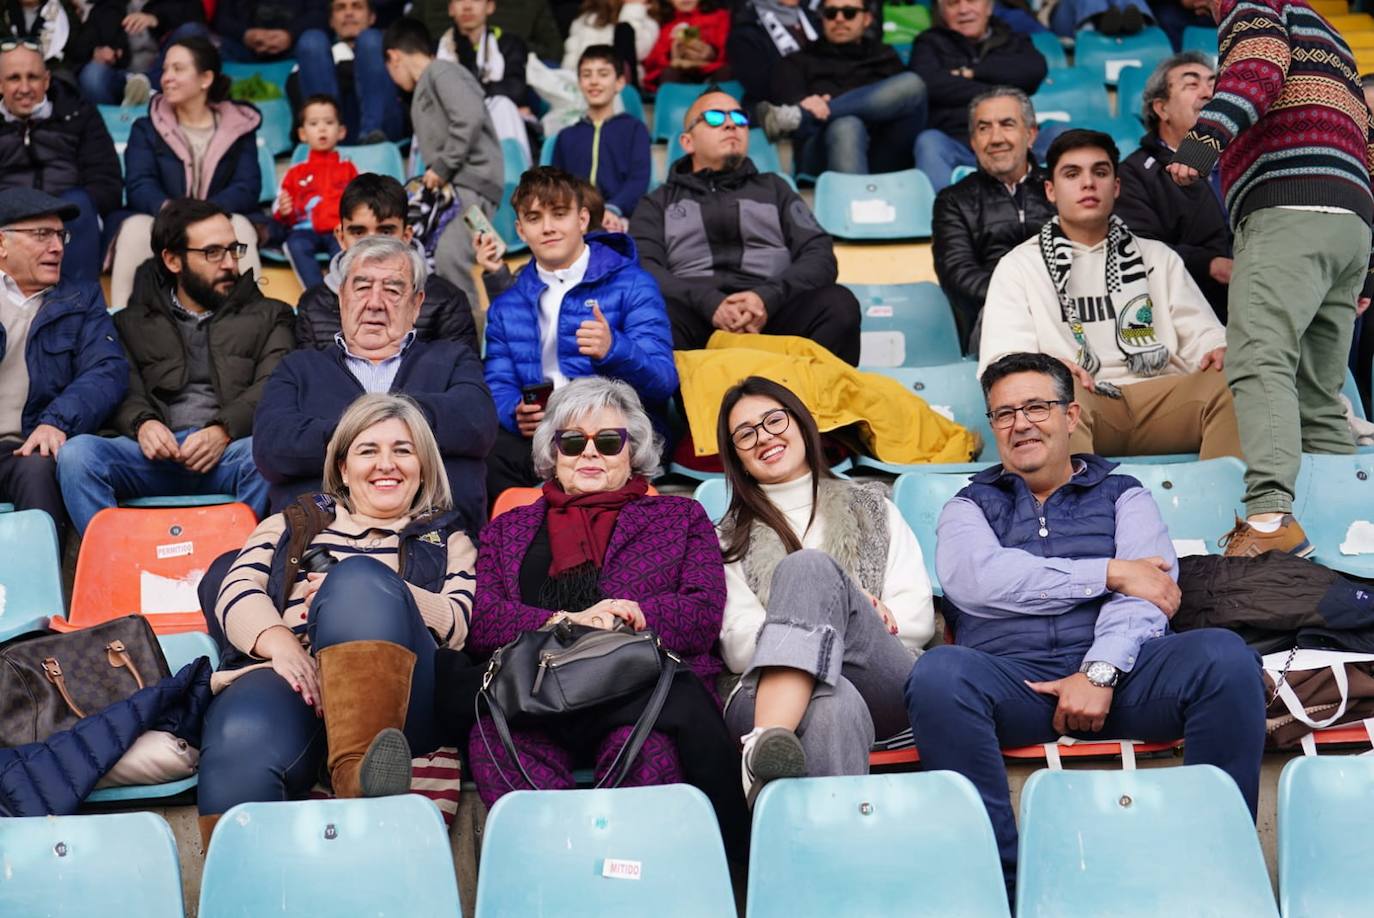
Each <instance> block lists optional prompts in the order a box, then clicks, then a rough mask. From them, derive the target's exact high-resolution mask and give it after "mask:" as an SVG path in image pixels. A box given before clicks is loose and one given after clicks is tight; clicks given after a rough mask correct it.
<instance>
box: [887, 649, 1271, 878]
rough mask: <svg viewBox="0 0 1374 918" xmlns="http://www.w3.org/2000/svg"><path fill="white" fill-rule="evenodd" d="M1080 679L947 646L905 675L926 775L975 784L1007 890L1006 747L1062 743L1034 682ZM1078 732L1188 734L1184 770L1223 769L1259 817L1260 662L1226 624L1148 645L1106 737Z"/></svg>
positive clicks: (1123, 685)
mask: <svg viewBox="0 0 1374 918" xmlns="http://www.w3.org/2000/svg"><path fill="white" fill-rule="evenodd" d="M1086 650H1087V648H1084V651H1086ZM1079 656H1081V655H1073V654H1070V655H1068V656H1067V657H1066V656H1060V657H1059V660H1060V661H1063V660H1065V659H1069V658H1073V659H1077V658H1079ZM1075 671H1077V666H1076V665H1070V666H1068V667H1067V668H1066V665H1065V663H1064V662H1044V661H1041V660H1032V659H1026V658H1021V657H1004V656H994V655H992V654H989V653H985V652H983V651H981V650H974V649H972V648H969V647H960V646H957V645H953V644H947V645H944V646H941V647H936V648H934V649H933V650H928V651H926V653H925V654H924V655H923V656H922V657H921V658H920V659H919V660H917V661H916V666H915V668H913V669H912V671H911V676H910V677H909V678H908V679H907V684H906V704H907V714H908V716H910V718H911V729H912V735H913V737H914V738H915V741H916V748H918V749H919V750H920V751H921V767H922V768H925V769H944V770H949V771H957V772H958V773H959V774H961V775H963V776H964V777H966V778H968V779H969V780H970V781H972V782H973V783H974V786H976V787H977V788H978V793H979V794H980V795H982V798H983V804H984V805H985V806H986V807H987V810H988V816H989V817H990V818H991V820H992V828H993V832H994V833H995V834H996V836H997V847H998V851H999V853H1000V855H1001V858H1002V868H1003V871H1004V872H1005V874H1006V878H1007V883H1008V885H1010V884H1011V883H1012V882H1013V881H1014V879H1015V875H1016V841H1017V836H1016V820H1015V818H1014V816H1013V813H1012V809H1011V793H1010V790H1009V788H1008V786H1007V769H1006V765H1005V764H1004V763H1003V760H1002V753H1001V748H1002V747H1003V746H1027V745H1031V744H1035V743H1048V742H1053V741H1054V740H1055V739H1057V738H1058V734H1057V733H1056V732H1055V730H1054V728H1053V726H1052V723H1051V722H1052V720H1053V717H1054V710H1055V706H1056V703H1057V701H1056V699H1055V698H1054V696H1052V695H1041V694H1038V693H1036V692H1033V691H1031V689H1030V688H1028V687H1027V686H1026V683H1025V680H1031V681H1035V682H1043V681H1049V680H1053V679H1060V678H1063V677H1065V676H1068V675H1071V674H1072V673H1073V672H1075ZM1074 735H1075V736H1079V737H1081V738H1083V739H1092V738H1112V739H1134V740H1142V741H1145V742H1164V741H1168V740H1175V739H1178V738H1179V737H1183V744H1184V745H1183V761H1184V763H1185V764H1188V765H1215V766H1217V767H1218V768H1220V769H1222V770H1223V771H1225V772H1226V773H1227V774H1229V775H1230V776H1231V777H1232V779H1234V780H1235V782H1236V785H1237V786H1238V787H1239V788H1240V792H1241V795H1242V796H1243V797H1244V798H1245V802H1246V804H1247V805H1249V807H1250V813H1251V814H1252V815H1253V814H1254V813H1255V809H1256V806H1257V801H1258V797H1259V773H1260V757H1261V755H1262V754H1263V751H1264V685H1263V682H1262V680H1261V677H1260V666H1259V657H1258V655H1257V654H1256V653H1255V652H1254V651H1253V650H1251V649H1250V648H1249V647H1247V646H1246V645H1245V642H1244V641H1242V640H1241V639H1240V637H1238V636H1237V635H1236V634H1234V633H1233V632H1230V631H1223V630H1221V629H1217V628H1202V629H1199V630H1197V631H1188V632H1184V633H1182V634H1170V635H1166V636H1164V637H1160V638H1155V639H1153V640H1149V641H1146V642H1145V643H1144V644H1142V645H1141V646H1140V652H1139V654H1138V655H1137V658H1136V663H1135V668H1134V669H1132V670H1131V671H1130V672H1129V673H1127V674H1125V676H1123V678H1122V680H1121V682H1120V683H1119V684H1118V685H1117V687H1116V691H1115V693H1114V695H1113V697H1112V707H1111V711H1110V713H1109V714H1108V716H1107V723H1106V725H1105V726H1104V727H1103V729H1102V732H1101V733H1100V734H1086V733H1085V734H1074Z"/></svg>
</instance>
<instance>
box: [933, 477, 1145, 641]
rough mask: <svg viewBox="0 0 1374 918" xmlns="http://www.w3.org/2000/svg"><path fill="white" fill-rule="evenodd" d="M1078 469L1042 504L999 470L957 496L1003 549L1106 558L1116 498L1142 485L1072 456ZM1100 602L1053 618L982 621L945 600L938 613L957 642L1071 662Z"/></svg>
mask: <svg viewBox="0 0 1374 918" xmlns="http://www.w3.org/2000/svg"><path fill="white" fill-rule="evenodd" d="M1073 461H1074V467H1075V468H1076V469H1079V471H1078V472H1077V473H1076V474H1075V475H1074V476H1073V478H1072V479H1070V481H1069V482H1068V484H1065V485H1064V486H1062V487H1060V488H1059V490H1057V491H1055V492H1054V493H1053V494H1051V495H1050V498H1049V500H1047V501H1046V502H1045V503H1044V505H1043V506H1042V505H1041V504H1040V502H1039V501H1037V500H1036V499H1035V496H1034V495H1033V494H1031V492H1030V488H1028V487H1027V486H1026V482H1025V480H1024V479H1023V478H1021V476H1019V475H1014V474H1011V473H1008V472H1004V471H1003V470H1002V467H1001V466H1000V465H999V466H994V467H992V468H990V469H984V470H983V471H982V472H979V473H978V474H977V475H975V476H973V478H972V479H971V480H970V484H969V485H968V487H966V488H964V489H963V490H962V491H960V492H959V494H958V495H957V496H959V497H966V498H968V499H969V500H971V501H973V502H974V503H976V504H977V505H978V506H979V508H980V509H982V511H983V515H984V516H985V517H986V518H987V521H988V524H989V525H990V526H991V527H992V531H993V532H995V533H996V534H997V538H998V540H999V541H1001V543H1002V545H1004V546H1005V547H1007V548H1019V549H1021V550H1023V551H1027V552H1030V553H1031V554H1033V555H1037V556H1039V557H1041V558H1111V557H1114V556H1115V555H1116V501H1117V498H1119V497H1120V496H1121V495H1122V494H1123V493H1124V492H1126V491H1129V490H1130V489H1131V488H1138V487H1140V486H1141V484H1140V482H1139V481H1137V480H1136V479H1134V478H1132V477H1130V476H1129V475H1113V474H1111V471H1112V469H1114V468H1116V463H1114V462H1108V461H1107V460H1106V459H1103V458H1101V457H1100V456H1093V455H1088V454H1080V455H1075V456H1074V457H1073ZM1105 599H1106V597H1104V596H1098V597H1096V598H1094V599H1089V600H1086V601H1084V602H1082V603H1080V604H1079V605H1077V606H1075V607H1074V608H1072V609H1070V610H1069V611H1067V612H1063V613H1061V614H1059V615H1024V616H1017V617H1015V618H980V617H978V616H976V615H968V614H963V613H960V612H959V610H958V608H957V607H955V606H954V604H953V603H951V602H949V600H948V598H947V599H946V601H945V604H944V614H945V617H946V619H947V620H948V621H949V622H950V623H951V626H952V627H953V628H954V630H955V638H956V641H957V642H958V643H959V644H960V645H962V646H965V647H972V648H975V649H977V650H982V651H986V652H987V653H992V654H996V655H998V656H1007V657H1025V658H1028V659H1032V660H1036V661H1041V662H1044V661H1048V660H1057V661H1058V662H1061V663H1066V664H1069V665H1077V663H1078V662H1079V661H1081V660H1082V658H1083V654H1084V653H1086V652H1087V650H1088V648H1089V647H1090V646H1091V645H1092V642H1093V632H1094V627H1095V626H1096V624H1097V613H1098V610H1099V609H1100V608H1101V607H1102V603H1103V602H1104V601H1105Z"/></svg>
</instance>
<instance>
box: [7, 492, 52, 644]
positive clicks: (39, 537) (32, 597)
mask: <svg viewBox="0 0 1374 918" xmlns="http://www.w3.org/2000/svg"><path fill="white" fill-rule="evenodd" d="M64 611H65V605H64V604H63V602H62V557H61V555H60V553H59V552H58V548H57V527H56V526H54V525H53V521H52V517H50V516H48V514H47V513H45V512H43V511H42V510H18V511H15V512H11V513H4V514H0V641H7V640H9V639H10V638H12V637H14V636H15V635H17V634H23V633H24V632H26V631H35V630H37V629H39V628H46V627H47V625H48V618H49V616H53V615H62V614H63V612H64Z"/></svg>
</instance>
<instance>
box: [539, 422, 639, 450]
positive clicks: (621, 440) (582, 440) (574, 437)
mask: <svg viewBox="0 0 1374 918" xmlns="http://www.w3.org/2000/svg"><path fill="white" fill-rule="evenodd" d="M588 440H590V441H591V443H592V446H594V447H596V451H597V452H598V453H600V454H601V455H603V456H619V455H620V452H621V450H623V449H624V448H625V444H626V443H629V442H630V432H629V431H628V430H626V429H625V428H624V427H606V428H604V429H602V430H598V431H597V432H596V433H594V434H592V435H591V436H588V435H587V434H585V433H583V432H582V431H580V430H555V431H554V432H553V442H554V443H555V444H556V445H557V446H558V451H559V452H560V453H562V454H563V455H565V456H569V457H573V456H580V455H582V454H583V453H584V452H586V450H587V441H588Z"/></svg>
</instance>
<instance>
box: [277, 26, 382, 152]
mask: <svg viewBox="0 0 1374 918" xmlns="http://www.w3.org/2000/svg"><path fill="white" fill-rule="evenodd" d="M333 45H334V39H333V38H332V37H331V36H330V35H329V33H327V32H324V31H322V30H321V29H307V30H306V31H304V32H302V33H301V37H300V38H298V39H297V40H296V61H297V63H298V64H299V66H300V71H299V79H300V90H301V98H302V99H305V98H308V97H310V96H313V95H317V94H323V95H328V96H333V97H334V98H336V99H338V100H339V102H340V105H341V107H342V108H343V113H344V125H345V126H346V127H347V128H348V137H349V140H348V142H349V143H357V142H358V141H359V140H360V139H361V138H362V137H363V135H364V134H367V133H369V132H371V131H382V132H383V133H385V134H386V136H387V137H389V138H391V139H392V140H400V139H401V134H402V133H403V132H404V130H405V125H404V121H405V116H404V113H403V112H402V109H401V101H400V96H398V95H397V92H396V84H394V83H392V82H391V77H390V76H389V75H388V74H387V72H386V62H385V59H384V58H383V55H382V33H381V32H379V31H378V30H376V29H365V30H364V31H363V32H362V33H361V34H360V35H358V38H357V40H356V41H355V42H354V43H353V85H351V86H342V87H341V86H340V85H339V74H338V70H337V68H336V67H335V64H334V53H333V51H332V50H331V48H332V47H333Z"/></svg>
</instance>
